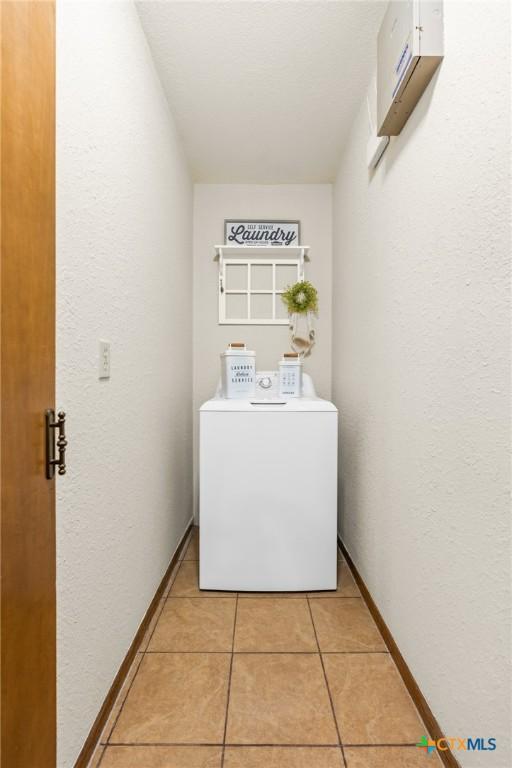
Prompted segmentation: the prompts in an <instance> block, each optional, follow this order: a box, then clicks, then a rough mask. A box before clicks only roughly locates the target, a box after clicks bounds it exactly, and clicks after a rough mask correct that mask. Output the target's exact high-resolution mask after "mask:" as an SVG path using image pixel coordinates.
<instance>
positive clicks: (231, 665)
mask: <svg viewBox="0 0 512 768" xmlns="http://www.w3.org/2000/svg"><path fill="white" fill-rule="evenodd" d="M237 613H238V593H237V595H236V602H235V618H234V621H233V637H232V640H231V660H230V662H229V676H228V695H227V698H226V717H225V719H224V735H223V737H222V754H221V759H220V768H224V758H225V754H226V734H227V731H228V713H229V697H230V694H231V676H232V674H233V660H234V658H235V633H236V619H237Z"/></svg>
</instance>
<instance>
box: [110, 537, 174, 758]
mask: <svg viewBox="0 0 512 768" xmlns="http://www.w3.org/2000/svg"><path fill="white" fill-rule="evenodd" d="M187 548H188V544H187ZM182 562H183V561H182V560H178V563H177V566H176V568H175V569H174V572H173V573H171V575H170V577H169V582H170V586H169V589H171V587H172V585H173V584H174V581H175V579H176V576H177V575H178V572H179V570H180V568H181V563H182ZM166 589H167V585H166ZM164 591H165V590H164ZM165 602H166V601H165V598H162V600H161V603H162V607H161V608H160V611H159V613H158V618H156V620H155V624H154V626H153V630H152V632H151V635H150V637H149V638H148V642H147V644H146V648H148V647H149V644H150V642H151V638H152V637H153V633H154V631H155V629H156V625H157V624H158V622H159V620H160V616H161V615H162V611H163V609H164V605H165ZM145 655H146V652H145V651H142V652H139V651H138V652H137V653H136V655H135V658H137V657H138V656H140V657H141V658H140V660H139V662H138V664H137V669H136V670H135V674H134V675H133V678H132V680H131V682H130V685H129V686H128V689H127V691H126V694H125V696H124V697H123V701H122V702H121V706H120V707H119V712H118V713H117V715H116V718H115V720H114V722H113V724H112V728H111V729H110V731H109V733H108V736H107V739H106V741H104V742H101V736H100V744H101V743H103V745H104V750H103V754H102V755H101V760H100V763H101V761H102V760H103V755H104V754H105V752H106V748H107V745H108V744H109V742H110V737H111V736H112V734H113V733H114V729H115V727H116V725H117V723H118V721H119V717H120V716H121V712H122V711H123V709H124V705H125V703H126V699H127V698H128V696H129V695H130V691H131V689H132V686H133V684H134V682H135V678H136V677H137V675H138V674H139V670H140V668H141V665H142V662H143V661H144V656H145ZM98 768H99V766H98Z"/></svg>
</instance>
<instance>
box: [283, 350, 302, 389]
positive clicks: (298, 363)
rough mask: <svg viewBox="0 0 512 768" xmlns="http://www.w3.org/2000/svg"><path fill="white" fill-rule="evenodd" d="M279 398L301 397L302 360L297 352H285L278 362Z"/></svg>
mask: <svg viewBox="0 0 512 768" xmlns="http://www.w3.org/2000/svg"><path fill="white" fill-rule="evenodd" d="M279 395H280V397H302V360H301V359H300V357H299V355H298V353H297V352H285V353H284V355H283V359H282V360H280V362H279Z"/></svg>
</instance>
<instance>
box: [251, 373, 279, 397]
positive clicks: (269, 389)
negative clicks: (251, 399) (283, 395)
mask: <svg viewBox="0 0 512 768" xmlns="http://www.w3.org/2000/svg"><path fill="white" fill-rule="evenodd" d="M256 395H257V397H259V398H265V399H267V398H268V399H275V398H278V397H279V373H278V372H277V371H256Z"/></svg>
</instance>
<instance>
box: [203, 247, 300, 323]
mask: <svg viewBox="0 0 512 768" xmlns="http://www.w3.org/2000/svg"><path fill="white" fill-rule="evenodd" d="M215 249H216V252H217V255H216V259H218V261H219V325H288V323H289V320H288V318H286V317H284V318H279V317H276V314H277V312H276V309H277V302H278V301H279V300H280V296H281V294H282V293H283V290H282V289H280V288H279V289H278V288H276V268H277V267H279V266H294V267H295V268H296V270H297V277H296V279H297V280H303V279H304V261H305V260H306V259H307V260H308V257H307V251H308V248H307V247H306V246H304V247H302V246H299V247H294V246H281V247H272V246H259V247H256V246H247V247H245V248H244V247H243V246H240V247H234V246H222V245H218V246H215ZM259 255H261V256H264V258H258V256H259ZM285 256H286V258H285ZM232 265H233V266H246V267H247V284H246V287H245V288H233V289H229V288H228V289H226V287H225V286H226V266H232ZM261 265H264V266H271V267H272V287H271V288H265V289H256V288H252V287H251V269H252V267H254V266H261ZM230 295H238V296H247V317H244V318H233V317H227V316H226V298H227V296H230ZM255 295H265V296H271V297H272V317H271V318H262V317H251V296H255Z"/></svg>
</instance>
